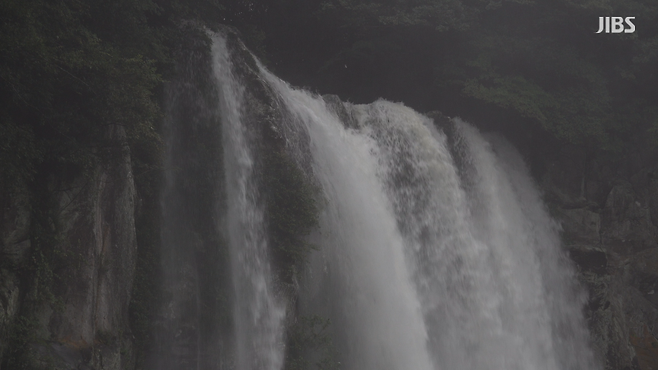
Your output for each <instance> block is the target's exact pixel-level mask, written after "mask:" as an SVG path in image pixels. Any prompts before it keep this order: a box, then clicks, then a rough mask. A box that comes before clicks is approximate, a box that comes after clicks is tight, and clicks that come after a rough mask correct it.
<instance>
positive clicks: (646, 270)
mask: <svg viewBox="0 0 658 370" xmlns="http://www.w3.org/2000/svg"><path fill="white" fill-rule="evenodd" d="M645 148H647V147H645V146H641V145H640V146H638V147H637V148H636V149H634V150H632V151H629V152H628V153H626V154H625V155H620V156H616V157H614V158H613V157H606V156H604V155H591V154H590V155H587V153H586V151H585V150H583V149H582V148H578V147H574V146H570V145H562V146H561V147H557V148H555V150H554V151H552V153H551V154H549V153H545V152H544V153H543V154H542V155H543V159H542V160H541V161H537V162H538V163H539V162H543V163H542V165H541V166H537V167H540V168H537V172H538V177H539V178H540V182H541V185H542V187H543V188H544V191H545V196H546V202H547V203H548V206H549V207H550V209H551V211H552V212H553V214H554V216H555V217H556V218H557V219H558V220H559V221H560V222H561V225H562V228H563V240H564V244H565V246H566V248H567V249H568V252H569V255H570V256H571V258H572V260H573V261H574V262H575V264H576V265H577V267H578V271H579V276H580V279H581V281H582V282H583V283H584V285H585V286H586V287H587V289H588V291H589V303H588V306H587V307H586V308H585V311H586V314H587V317H588V322H589V327H590V331H591V335H592V341H593V343H592V344H593V347H594V349H595V350H596V351H597V352H598V354H599V356H600V357H601V358H605V369H607V370H613V369H614V370H617V369H619V370H622V369H624V370H625V369H633V370H649V369H655V368H657V367H658V340H657V339H656V338H657V337H658V330H657V329H658V328H657V327H656V322H657V321H656V320H657V319H658V297H657V296H656V293H657V292H658V249H657V248H656V247H658V243H657V241H658V239H657V236H658V228H657V227H656V226H657V225H658V183H657V182H656V179H655V177H654V171H655V160H653V157H652V156H651V155H650V151H649V150H646V149H645Z"/></svg>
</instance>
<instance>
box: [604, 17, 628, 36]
mask: <svg viewBox="0 0 658 370" xmlns="http://www.w3.org/2000/svg"><path fill="white" fill-rule="evenodd" d="M633 19H635V17H626V18H624V17H599V30H598V31H596V33H601V32H604V31H605V33H622V32H624V33H633V32H635V25H634V24H633ZM624 23H626V25H624ZM626 26H628V27H626Z"/></svg>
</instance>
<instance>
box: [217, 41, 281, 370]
mask: <svg viewBox="0 0 658 370" xmlns="http://www.w3.org/2000/svg"><path fill="white" fill-rule="evenodd" d="M212 56H213V71H214V74H215V79H216V83H217V84H218V85H219V92H220V100H221V101H220V110H221V112H222V135H223V142H222V143H221V144H222V145H223V148H224V162H225V163H224V167H225V171H226V193H227V203H228V204H227V214H228V217H227V225H226V229H227V230H228V239H229V240H228V242H229V251H230V254H231V260H232V262H231V265H232V268H233V271H232V275H233V285H234V295H235V296H234V302H233V316H234V317H233V319H234V324H235V328H234V333H235V336H234V341H235V343H234V344H233V345H234V348H235V359H234V362H235V364H234V367H235V368H236V369H240V370H242V369H245V370H246V369H253V370H273V369H280V368H281V367H282V366H283V348H284V343H283V329H284V328H283V319H284V318H285V313H286V310H285V306H284V305H283V302H281V301H280V299H278V298H277V296H276V295H275V293H274V288H273V284H272V272H271V267H270V260H269V257H268V243H267V236H266V231H265V224H264V215H263V206H262V204H260V202H259V201H258V190H257V185H256V183H255V181H254V158H253V153H252V150H251V146H252V145H251V143H250V140H249V137H248V132H247V129H246V127H245V125H244V124H243V122H242V115H243V109H245V108H244V106H243V94H244V91H243V88H242V86H241V85H240V84H239V81H238V80H237V79H236V78H235V76H234V74H233V71H232V68H233V66H232V63H231V60H230V58H229V56H230V55H229V53H228V50H227V47H226V41H225V40H224V38H223V37H221V36H219V35H213V44H212Z"/></svg>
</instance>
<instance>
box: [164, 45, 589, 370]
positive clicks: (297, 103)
mask: <svg viewBox="0 0 658 370" xmlns="http://www.w3.org/2000/svg"><path fill="white" fill-rule="evenodd" d="M211 40H212V49H211V55H212V61H211V63H212V78H211V81H212V83H213V84H214V86H215V89H216V91H217V97H216V99H217V106H216V112H218V113H216V115H217V116H219V117H220V119H219V121H220V123H219V124H220V125H221V135H220V136H221V138H219V139H218V141H217V145H221V147H222V148H223V154H222V158H223V162H222V163H221V167H222V168H223V173H224V175H223V179H222V181H220V182H219V183H218V184H217V189H218V191H221V192H222V193H223V194H224V195H223V196H224V197H225V201H224V203H222V201H220V200H214V201H215V202H217V204H218V206H217V207H216V210H217V213H218V215H217V217H216V225H217V230H216V232H217V234H218V235H220V236H221V238H224V239H225V240H226V243H225V244H226V245H227V251H228V255H229V256H230V257H229V258H228V264H229V265H230V274H229V275H228V276H229V278H230V280H231V289H232V291H231V294H230V299H231V304H230V305H229V308H228V310H229V311H230V312H229V316H230V317H231V322H232V328H231V329H230V330H226V331H225V333H224V334H223V336H224V339H222V340H218V341H217V343H218V346H219V347H218V348H221V352H222V354H221V356H220V357H222V359H221V360H217V361H215V362H214V363H212V364H209V363H208V362H206V363H205V364H208V365H204V362H202V361H198V362H197V368H201V369H206V368H207V369H215V368H222V369H239V370H247V369H271V370H279V369H286V368H288V367H289V364H288V363H287V361H288V360H289V359H287V358H286V356H287V353H288V352H287V346H288V345H289V343H287V340H288V338H287V337H288V333H287V332H286V327H287V326H289V325H290V322H291V321H294V320H295V316H296V315H318V316H321V317H325V318H328V319H329V320H330V322H331V326H330V328H329V332H328V335H330V336H331V338H332V342H333V345H334V346H335V350H336V351H335V353H336V354H335V356H336V357H337V359H336V364H338V363H339V364H340V367H341V368H343V369H363V370H380V369H383V370H402V369H415V370H433V369H436V370H450V369H455V370H460V369H463V370H466V369H468V370H500V369H510V370H515V369H518V370H527V369H533V370H566V369H573V370H576V369H579V370H594V369H599V364H597V362H596V361H595V358H594V355H593V353H592V351H591V349H590V348H589V343H588V341H589V336H588V332H587V329H586V326H585V321H584V318H583V315H582V312H581V308H582V306H583V304H584V303H585V299H586V297H585V294H584V293H583V291H582V289H581V288H580V287H579V286H578V284H577V283H576V280H575V272H574V271H573V268H572V266H571V265H570V263H569V261H568V259H567V258H566V257H565V254H564V252H563V251H562V250H561V247H560V238H559V226H558V225H557V224H556V223H555V222H554V221H553V220H552V219H551V217H550V216H549V214H548V211H547V210H546V208H545V206H544V205H543V203H542V200H541V194H540V193H539V191H538V189H537V187H536V185H535V184H534V182H533V180H532V178H531V177H530V175H529V171H528V169H527V167H526V165H525V164H524V162H523V159H522V158H521V156H520V154H519V153H518V152H517V151H516V150H515V149H514V148H513V147H512V146H511V145H510V144H509V143H508V142H506V141H505V140H504V139H503V138H500V137H496V136H486V135H483V134H481V133H480V132H479V131H478V130H477V129H476V128H475V127H473V126H471V125H469V124H468V123H465V122H463V121H461V120H459V119H453V120H451V121H450V123H449V125H450V127H449V131H450V133H451V134H450V135H449V136H448V135H446V134H445V133H444V131H443V129H442V128H439V127H437V126H436V124H435V123H434V122H433V120H432V119H430V118H428V117H426V116H424V115H422V114H419V113H417V112H415V111H413V110H412V109H410V108H408V107H406V106H404V105H402V104H400V103H391V102H388V101H384V100H380V101H377V102H375V103H372V104H369V105H354V104H350V103H343V102H340V101H337V100H336V99H334V98H331V97H324V98H323V97H321V96H317V95H313V94H310V93H308V92H306V91H303V90H299V89H294V88H292V87H290V86H289V85H288V84H286V83H285V82H283V81H281V80H280V79H278V78H277V77H276V76H274V75H272V74H271V73H269V72H268V71H267V70H266V69H264V68H263V67H262V66H260V65H259V64H258V62H255V63H254V66H252V67H250V68H252V72H253V76H251V77H250V78H251V81H252V82H249V81H247V79H245V76H243V75H240V74H238V73H235V71H234V68H235V66H234V64H233V63H234V62H233V53H235V52H236V51H235V50H234V49H232V47H230V46H229V45H228V44H227V41H226V36H224V35H223V34H221V33H220V34H212V36H211ZM254 80H257V81H258V83H259V84H260V85H259V86H260V89H262V90H263V91H264V92H263V94H270V95H271V96H272V97H273V98H272V99H271V101H270V102H269V103H268V104H269V106H268V107H269V108H267V109H273V110H276V111H277V112H278V113H277V114H278V116H277V117H278V118H277V119H273V120H271V121H268V122H260V123H257V124H261V125H272V127H271V128H272V130H273V131H274V132H276V134H277V135H280V137H281V138H282V142H283V143H284V147H285V148H284V150H285V152H286V153H287V155H288V158H290V160H291V161H293V162H294V163H295V165H296V166H298V167H299V168H300V169H301V170H302V171H303V173H304V174H305V176H307V177H308V178H310V179H312V182H313V183H314V184H315V185H316V186H317V188H318V194H317V195H316V196H317V198H318V203H319V204H321V206H320V209H319V216H318V227H317V229H316V230H315V231H314V232H313V233H312V234H311V235H309V236H308V237H307V239H308V240H309V242H310V243H311V244H313V245H314V246H315V247H316V249H317V251H314V252H312V253H311V255H310V259H309V261H308V264H307V265H306V266H305V268H304V270H303V271H298V273H296V274H294V275H293V278H292V280H291V281H290V282H284V281H282V279H281V277H280V276H279V275H278V274H277V272H276V270H277V267H276V262H275V261H274V258H273V255H272V253H273V252H272V246H271V241H270V236H269V235H268V231H267V230H268V228H267V225H268V217H267V212H268V209H267V207H266V205H265V203H263V200H262V196H261V194H260V190H259V181H260V180H259V174H258V166H257V165H256V164H255V163H257V162H258V156H260V155H266V154H263V153H261V152H260V151H261V150H262V145H261V144H260V143H259V140H258V138H255V137H253V128H252V127H251V126H250V125H253V124H254V123H253V122H250V123H249V122H247V120H245V119H243V116H244V115H245V114H246V113H247V112H249V111H257V110H263V109H266V108H263V106H264V105H263V103H262V102H257V101H255V100H257V99H256V98H254V95H255V94H252V95H249V97H247V96H246V90H245V89H249V86H250V83H253V81H254ZM170 193H171V189H170ZM167 199H170V200H171V199H172V197H171V196H169V198H164V200H163V202H164V206H165V208H166V203H167ZM222 204H223V206H221V205H222ZM172 227H175V226H174V225H172ZM218 268H220V267H218ZM284 286H288V287H290V286H293V287H294V289H292V292H291V289H287V288H283V287H284ZM217 327H218V328H219V327H221V325H218V326H217ZM222 343H223V344H222ZM227 343H228V344H227ZM220 344H221V345H220ZM174 368H175V367H174ZM181 368H182V367H181Z"/></svg>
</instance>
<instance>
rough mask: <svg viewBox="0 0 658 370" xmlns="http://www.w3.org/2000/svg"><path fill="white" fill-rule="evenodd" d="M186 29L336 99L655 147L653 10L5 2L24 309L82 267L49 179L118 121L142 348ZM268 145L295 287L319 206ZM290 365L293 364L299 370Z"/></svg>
mask: <svg viewBox="0 0 658 370" xmlns="http://www.w3.org/2000/svg"><path fill="white" fill-rule="evenodd" d="M602 16H635V17H636V18H635V25H636V32H635V33H632V34H625V33H622V34H596V33H595V31H596V29H597V26H598V17H602ZM186 19H193V20H198V21H199V22H200V23H205V24H207V25H210V26H214V25H217V24H220V23H222V24H229V25H232V26H235V27H236V28H238V29H239V30H240V32H241V33H242V34H243V36H244V38H245V41H246V42H247V44H248V45H249V47H250V48H251V49H252V50H254V51H256V52H257V53H258V54H259V56H260V57H261V59H263V60H264V61H266V63H267V64H268V66H269V67H270V68H271V69H273V70H274V72H275V73H277V74H279V75H280V76H281V77H283V78H284V79H287V80H289V81H291V82H293V83H294V84H296V85H300V86H310V87H311V88H312V89H315V90H318V91H320V92H322V93H334V94H338V95H339V96H341V98H343V99H349V100H352V101H355V102H370V101H372V100H374V99H376V98H378V97H380V96H383V97H384V98H387V99H390V100H402V101H404V102H405V103H406V104H408V105H410V106H412V107H414V108H416V109H419V110H422V111H430V110H437V109H438V110H441V111H443V112H444V113H446V114H448V115H461V116H464V117H465V118H468V119H471V120H473V121H476V122H478V121H479V122H484V121H490V122H492V123H493V124H500V125H507V126H511V127H512V128H513V129H515V130H526V131H533V132H538V133H540V134H541V135H546V136H547V137H551V138H553V139H555V140H557V141H558V142H561V143H571V144H575V145H579V146H583V147H585V148H587V149H588V150H589V151H599V150H602V151H605V152H608V153H613V154H614V153H621V152H623V151H624V150H626V149H628V148H630V147H633V146H637V145H638V144H648V143H651V142H653V143H654V144H657V143H658V105H657V104H656V102H658V3H656V2H655V1H654V0H621V1H612V0H588V1H584V0H119V1H111V0H94V1H92V0H53V1H45V0H3V1H1V2H0V99H1V100H0V101H2V104H0V192H2V193H5V194H11V193H12V192H13V191H15V190H16V189H17V188H26V189H30V199H31V202H32V210H31V214H32V224H31V229H30V238H31V245H32V248H31V251H30V257H29V258H28V263H27V265H26V266H24V276H26V277H29V279H31V280H30V281H29V282H27V283H25V282H23V283H25V284H27V285H26V286H30V289H29V291H30V292H31V294H32V295H31V296H29V297H23V298H22V300H23V302H25V303H26V304H24V305H23V307H30V305H38V304H40V303H43V302H47V303H48V304H50V305H53V306H56V305H57V300H56V297H55V295H53V290H52V289H53V286H54V285H56V283H57V281H58V279H59V277H58V274H61V273H64V271H66V268H65V265H66V264H70V263H72V261H74V259H75V258H74V257H73V256H66V255H62V254H61V253H60V252H58V251H57V250H56V249H55V245H56V244H57V242H58V241H57V237H58V225H57V222H56V216H55V215H53V212H54V211H55V210H56V207H57V205H56V204H54V201H53V197H52V194H51V192H52V191H53V189H52V187H51V186H50V185H49V184H53V183H60V182H66V181H69V180H71V179H74V178H77V177H79V176H85V175H89V174H90V171H93V169H94V168H95V166H96V165H97V164H98V163H100V162H101V161H112V160H114V158H113V157H112V156H111V153H112V152H116V151H113V150H110V149H113V148H116V146H117V145H124V144H125V143H118V142H117V141H115V140H112V138H111V137H110V135H109V132H110V130H109V128H110V127H112V126H121V127H123V128H124V129H125V131H126V133H127V137H128V145H129V146H130V151H131V158H132V161H133V162H132V165H133V173H134V174H135V180H136V184H137V189H138V192H139V194H140V198H141V199H142V213H141V214H140V215H138V219H137V228H138V231H137V238H138V244H139V251H138V268H137V277H136V281H135V293H134V296H133V300H132V302H131V326H132V330H133V334H134V335H136V337H137V344H138V349H139V350H144V347H145V345H146V343H147V342H148V340H149V338H148V335H149V330H150V329H149V325H150V322H151V320H152V317H153V312H155V310H154V309H153V307H154V304H155V303H154V302H156V301H157V299H158V291H157V289H156V287H155V286H156V285H157V284H156V280H155V277H154V276H156V275H157V274H158V266H157V265H156V264H155V262H154V261H156V260H158V259H159V256H158V250H157V246H158V244H159V240H158V238H159V229H158V228H159V224H158V223H159V219H158V214H159V203H158V194H159V191H160V190H159V184H160V182H161V176H162V171H161V150H162V144H161V141H160V138H159V130H160V123H161V121H162V116H163V114H162V109H161V107H160V105H161V104H160V99H161V95H162V90H163V84H164V82H165V81H167V80H168V79H170V78H171V77H172V75H173V73H175V71H174V68H173V65H174V63H173V59H174V58H175V56H174V54H175V47H174V46H175V45H177V44H178V43H179V41H180V40H181V39H183V38H184V36H183V35H182V32H183V31H182V28H181V27H179V26H178V25H179V24H181V21H182V20H186ZM270 134H271V133H270ZM272 148H275V149H274V150H270V151H269V152H268V155H267V156H266V158H264V159H263V163H262V165H263V169H264V175H263V176H264V177H263V182H264V186H265V188H266V189H268V190H267V194H266V195H265V196H266V199H265V201H266V202H267V207H268V212H269V214H268V223H269V228H270V229H269V232H270V235H271V237H272V241H273V245H274V247H275V249H276V250H277V251H278V254H279V256H278V258H279V259H280V261H279V262H280V264H281V265H283V266H286V267H288V270H286V272H284V280H289V279H290V278H291V277H292V276H293V274H294V271H295V270H297V269H299V268H300V267H301V266H302V265H303V263H304V261H305V258H306V256H307V255H308V253H309V251H310V250H311V249H312V246H311V245H309V244H308V243H307V242H306V241H305V240H304V236H305V235H306V234H308V232H309V231H310V230H311V229H312V228H313V227H314V226H315V225H316V224H317V213H318V209H317V204H316V201H315V199H316V194H315V190H314V187H313V185H312V184H311V183H310V182H309V181H308V179H307V178H306V177H305V175H304V173H303V171H301V170H300V169H299V168H298V167H297V166H296V164H295V163H293V162H292V161H291V159H290V158H289V157H287V156H286V154H285V153H284V152H283V151H282V149H281V146H280V145H279V144H276V143H275V144H272ZM206 190H207V189H206ZM208 191H209V190H208ZM205 194H206V193H203V194H200V196H201V195H205ZM208 227H209V226H208V225H205V224H200V225H199V226H198V228H199V230H200V231H203V230H205V229H207V228H208ZM207 244H208V245H209V246H214V245H216V244H217V245H219V244H221V241H207ZM208 248H209V250H210V249H211V248H210V247H208ZM204 256H205V257H206V258H207V259H208V260H209V261H210V260H212V261H214V260H219V259H221V258H224V257H222V256H214V255H213V256H210V257H208V256H207V255H203V254H200V257H199V258H202V257H204ZM204 294H206V295H208V296H215V295H217V294H215V293H213V292H206V293H204ZM220 305H221V303H217V304H216V306H217V307H218V306H220ZM216 306H215V305H212V307H211V309H209V311H211V310H212V309H214V308H215V307H216ZM307 321H308V322H306V323H305V324H300V325H301V326H300V327H299V328H297V327H295V328H292V329H291V330H292V332H295V330H298V329H299V330H298V331H299V333H301V334H299V335H297V336H294V335H293V336H291V338H292V339H291V341H292V342H291V343H292V344H291V346H290V351H292V352H291V354H289V355H290V356H292V357H290V358H301V357H299V356H298V354H299V353H305V352H304V351H305V350H298V348H301V347H300V346H301V345H300V346H297V344H295V343H297V342H296V341H301V342H305V341H306V342H307V343H314V342H313V341H314V340H316V339H317V338H318V335H319V334H317V331H316V329H317V328H320V332H322V331H323V330H324V328H325V326H322V325H324V324H322V323H321V322H320V321H317V320H314V319H309V320H307ZM35 325H36V324H35V323H34V320H33V318H32V316H31V315H30V313H29V310H25V309H24V312H23V315H22V316H21V317H20V318H19V319H18V320H17V321H16V324H15V330H14V331H13V334H12V337H11V338H10V339H11V341H12V343H14V344H13V346H12V348H13V351H14V352H11V353H10V356H9V357H8V358H9V360H5V362H4V363H9V364H11V365H10V366H14V365H15V366H19V365H18V361H19V360H18V359H19V358H20V356H22V354H21V353H19V352H20V351H19V350H20V348H25V343H27V342H31V341H32V339H31V337H29V335H31V334H30V333H32V332H33V331H34V330H35V329H34V327H35ZM318 325H319V326H318ZM304 328H307V329H308V330H307V329H304ZM309 328H310V329H309ZM309 333H311V334H309ZM314 333H315V334H314ZM311 337H313V338H316V339H309V338H311ZM26 338H27V339H26ZM295 338H302V339H295ZM304 338H306V339H304ZM307 339H308V340H307ZM301 342H300V343H301ZM295 351H297V352H295ZM293 352H294V353H293ZM295 353H297V354H295ZM295 356H297V357H295ZM7 361H9V362H7ZM11 361H16V362H11ZM291 361H292V362H291V363H290V364H291V365H290V366H292V367H291V368H308V366H309V364H308V363H306V362H303V361H306V360H301V359H300V360H299V361H302V362H295V361H297V360H291ZM318 367H319V368H325V367H322V366H320V365H318ZM17 368H18V367H17Z"/></svg>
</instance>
